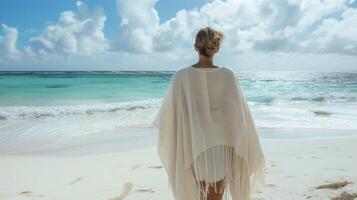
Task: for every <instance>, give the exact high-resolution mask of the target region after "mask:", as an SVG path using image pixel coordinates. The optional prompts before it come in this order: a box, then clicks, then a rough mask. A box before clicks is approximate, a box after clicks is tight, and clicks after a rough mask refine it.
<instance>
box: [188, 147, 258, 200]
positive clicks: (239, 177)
mask: <svg viewBox="0 0 357 200" xmlns="http://www.w3.org/2000/svg"><path fill="white" fill-rule="evenodd" d="M218 146H219V148H217V150H216V151H213V154H210V155H208V153H207V152H208V150H206V151H205V152H203V153H202V154H201V155H200V157H201V156H203V158H202V157H201V158H202V160H203V162H202V160H199V159H196V160H194V162H193V164H192V170H193V172H194V177H195V180H196V184H197V188H198V191H197V192H198V193H199V194H198V196H200V200H207V198H208V192H209V188H211V187H213V188H214V192H215V193H217V192H218V193H220V194H222V192H223V198H222V199H223V200H250V199H251V198H252V193H253V192H254V191H255V190H256V187H257V184H258V183H259V182H264V179H265V162H264V159H263V160H262V161H261V163H260V164H259V166H258V167H257V169H256V170H255V171H254V172H253V173H252V174H251V175H250V174H249V169H248V166H247V161H246V160H244V159H243V158H242V157H241V156H240V155H238V154H236V152H235V151H234V148H233V147H231V146H227V145H218ZM218 151H223V153H224V154H223V155H224V158H223V160H224V162H225V163H223V166H224V174H225V176H224V177H223V179H221V180H223V184H221V185H220V187H219V188H217V182H218V181H219V178H220V177H217V173H216V171H217V166H216V164H217V163H216V162H212V163H210V164H213V166H209V163H208V161H207V160H208V159H207V156H218V153H219V152H218ZM220 164H222V163H220ZM199 165H200V166H202V167H203V169H202V167H197V166H199ZM209 167H211V168H212V167H213V169H214V170H213V171H214V172H213V174H212V172H211V174H209V173H210V172H209V170H208V168H209ZM202 177H206V178H203V179H202ZM208 178H209V179H208ZM212 180H215V181H212ZM202 181H204V183H205V184H203V185H202V184H201V182H202Z"/></svg>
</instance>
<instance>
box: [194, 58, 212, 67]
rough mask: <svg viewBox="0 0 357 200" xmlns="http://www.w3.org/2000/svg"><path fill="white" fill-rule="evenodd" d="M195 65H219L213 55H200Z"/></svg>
mask: <svg viewBox="0 0 357 200" xmlns="http://www.w3.org/2000/svg"><path fill="white" fill-rule="evenodd" d="M193 66H194V67H197V68H200V67H204V68H208V67H213V68H216V67H217V66H216V65H214V64H213V56H211V57H206V56H203V55H199V60H198V62H197V63H196V64H194V65H193Z"/></svg>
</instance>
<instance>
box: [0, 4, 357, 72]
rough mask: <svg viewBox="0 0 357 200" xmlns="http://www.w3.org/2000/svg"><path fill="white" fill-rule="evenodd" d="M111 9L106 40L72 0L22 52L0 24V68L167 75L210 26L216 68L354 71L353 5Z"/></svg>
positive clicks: (99, 14) (186, 59)
mask: <svg viewBox="0 0 357 200" xmlns="http://www.w3.org/2000/svg"><path fill="white" fill-rule="evenodd" d="M116 3H117V11H118V15H119V16H120V18H121V24H120V25H119V27H118V30H117V33H116V35H114V38H112V39H111V40H110V41H109V40H107V38H106V37H105V35H104V32H103V31H104V25H105V23H106V16H105V14H104V13H103V11H102V10H101V9H95V10H91V9H88V8H87V7H86V5H85V4H84V3H83V2H82V1H77V2H76V5H77V10H76V11H64V12H62V13H61V14H60V17H59V20H58V21H57V22H55V23H51V25H48V26H46V27H45V28H44V29H43V30H41V31H36V32H35V33H33V34H36V33H37V32H38V33H37V36H36V37H32V38H31V39H30V41H29V43H28V44H27V45H25V48H21V49H25V51H21V52H20V51H19V50H18V49H17V48H16V41H17V35H18V32H17V30H16V28H11V27H8V26H6V25H3V29H4V34H3V35H2V36H0V51H1V55H0V66H5V65H6V66H9V67H11V66H18V65H19V63H21V64H23V65H28V66H41V67H45V66H61V67H62V66H67V67H68V70H70V69H71V68H70V66H74V65H76V66H86V67H88V68H90V69H94V70H95V69H97V70H100V69H107V70H111V69H114V70H115V69H117V70H118V68H116V67H118V66H119V67H123V68H124V69H126V70H128V69H130V67H134V68H135V69H137V70H138V69H141V68H142V69H148V68H147V66H151V67H156V66H157V67H159V68H160V67H161V68H162V69H165V70H168V69H170V68H171V69H174V66H178V65H183V64H185V63H192V62H193V61H194V60H195V59H196V57H195V54H194V49H193V43H194V39H195V34H196V33H197V31H198V29H199V28H202V27H204V26H212V27H215V28H217V29H218V30H221V31H223V32H224V34H225V35H226V39H225V40H224V42H223V44H222V47H221V51H220V53H219V54H217V56H216V60H217V61H218V62H220V63H222V64H229V65H235V64H237V63H239V64H240V65H244V66H242V68H244V69H248V70H249V69H251V67H252V66H253V69H254V68H256V69H285V68H286V69H300V67H302V66H304V67H305V69H310V68H314V66H315V68H316V69H323V70H324V69H326V68H330V69H331V70H332V69H333V67H334V66H337V65H338V66H345V67H346V68H345V69H355V67H356V65H355V63H356V59H357V56H356V55H357V50H356V48H357V38H356V37H357V28H356V26H355V24H357V11H356V8H353V5H352V4H354V3H355V1H351V0H285V1H284V0H213V1H211V2H208V3H206V4H205V5H203V6H202V7H200V8H194V9H190V10H188V9H182V10H179V11H178V12H177V13H176V14H175V16H174V17H172V18H171V19H168V20H166V21H160V18H159V15H158V11H157V10H156V9H155V4H156V3H157V0H136V1H135V3H133V1H130V0H116ZM33 34H32V35H33ZM5 59H6V60H5ZM11 59H12V60H11ZM16 59H17V60H18V61H19V62H14V61H13V60H16ZM339 62H341V63H339ZM328 65H330V66H328ZM96 66H101V67H100V68H96ZM104 67H107V68H104ZM61 69H62V68H61ZM41 70H42V68H41Z"/></svg>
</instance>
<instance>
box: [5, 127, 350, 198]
mask: <svg viewBox="0 0 357 200" xmlns="http://www.w3.org/2000/svg"><path fill="white" fill-rule="evenodd" d="M286 131H287V132H288V130H286ZM306 131H308V130H306ZM259 132H261V133H262V134H261V135H263V137H262V139H261V143H262V147H263V150H264V153H265V155H266V159H267V164H266V167H267V172H266V173H267V174H266V180H265V183H264V184H263V185H261V187H259V189H258V191H257V192H256V193H255V195H254V197H255V199H259V200H280V199H281V200H283V199H290V200H295V199H296V200H300V199H323V200H325V199H333V198H335V197H339V196H341V195H342V194H343V195H344V197H346V198H340V199H338V198H337V199H336V200H344V199H348V197H349V199H353V198H352V197H353V195H354V194H353V193H357V170H356V169H357V155H356V152H357V151H356V150H357V137H355V136H353V135H354V134H353V131H351V133H345V134H342V133H340V136H339V137H336V136H335V135H334V134H333V133H330V135H329V136H328V137H327V136H324V137H306V138H304V137H294V134H290V137H289V138H275V137H269V134H270V133H271V132H272V130H268V131H267V130H260V131H259ZM276 132H277V131H276V130H275V132H274V135H277V133H276ZM290 132H292V133H294V131H290ZM295 132H296V131H295ZM313 132H314V131H313V130H310V132H309V133H310V134H309V135H310V136H311V135H313ZM287 135H289V134H287ZM296 135H298V134H296ZM316 135H317V136H318V134H317V133H316ZM13 145H14V144H13ZM6 148H7V149H8V151H6V149H5V148H4V146H3V148H2V151H1V155H0V163H1V165H0V180H1V184H0V199H9V200H11V199H16V200H18V199H67V200H68V199H73V200H78V199H87V200H91V199H93V200H94V199H96V200H97V199H98V200H123V199H125V200H158V199H173V198H172V196H171V193H170V191H169V188H168V183H167V176H166V173H165V169H164V168H162V166H161V163H160V160H159V157H158V155H157V151H156V129H154V128H138V129H122V130H121V131H113V132H105V133H98V134H91V135H85V136H76V137H72V138H67V139H65V140H61V141H58V142H56V143H52V144H50V145H47V146H41V147H40V148H38V147H36V146H35V145H33V146H32V147H31V146H29V145H27V148H26V149H22V150H21V148H20V147H19V146H17V148H16V149H17V150H16V151H15V150H14V149H15V147H11V146H10V145H9V144H8V146H7V147H6ZM10 150H11V151H10ZM345 181H346V183H344V182H345ZM330 183H342V185H339V187H340V188H338V189H331V188H326V189H317V187H318V186H321V185H326V184H330ZM328 187H333V186H328ZM344 192H345V193H344ZM349 195H350V196H349Z"/></svg>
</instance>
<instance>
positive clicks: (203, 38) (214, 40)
mask: <svg viewBox="0 0 357 200" xmlns="http://www.w3.org/2000/svg"><path fill="white" fill-rule="evenodd" d="M223 38H224V35H223V33H222V32H220V31H217V30H215V29H213V28H211V27H209V26H207V27H205V28H201V29H200V30H199V31H198V32H197V34H196V40H195V47H196V48H197V49H198V51H199V53H200V54H202V55H204V56H206V57H211V56H213V55H214V54H215V53H217V52H218V50H219V47H220V45H221V42H222V40H223Z"/></svg>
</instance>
